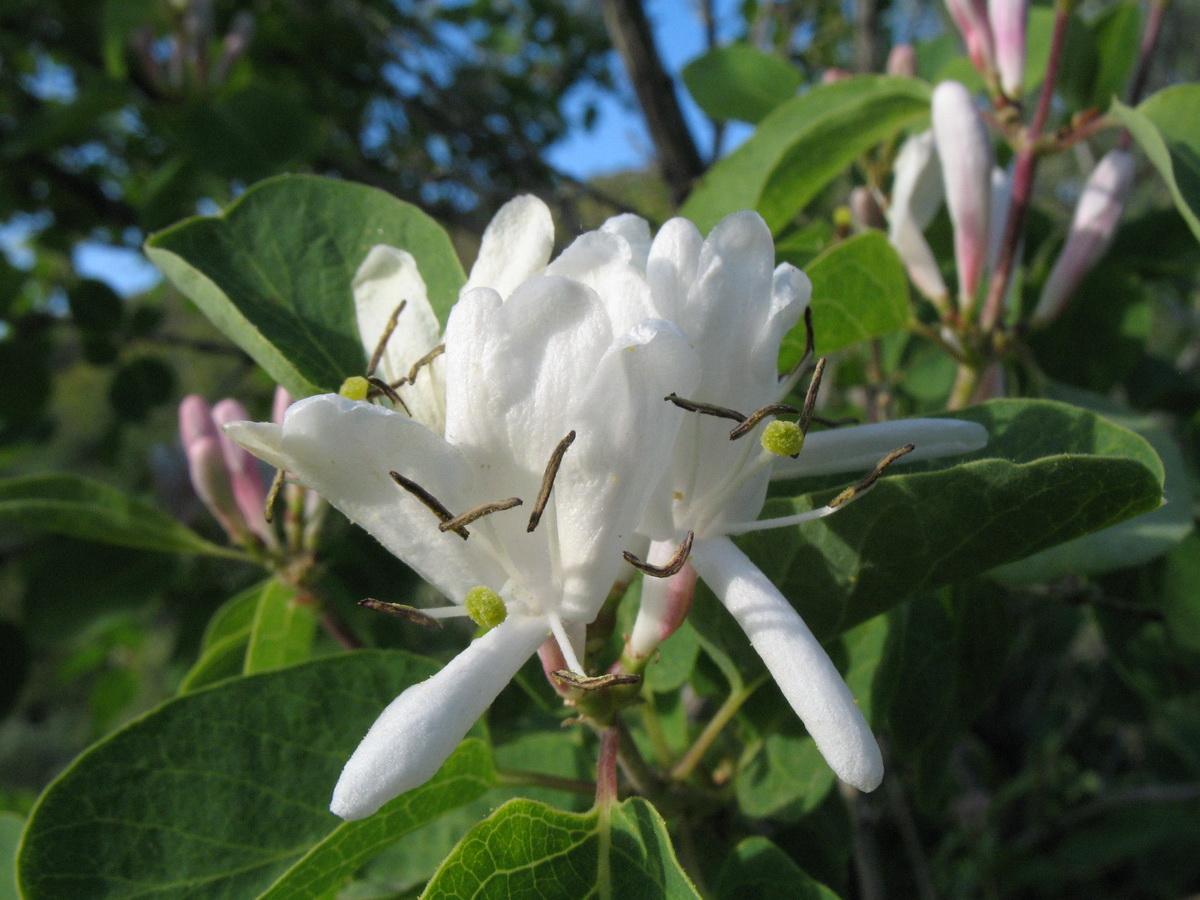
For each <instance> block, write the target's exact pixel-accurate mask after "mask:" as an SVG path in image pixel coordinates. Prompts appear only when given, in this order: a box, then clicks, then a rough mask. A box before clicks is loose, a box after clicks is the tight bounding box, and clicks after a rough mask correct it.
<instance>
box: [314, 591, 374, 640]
mask: <svg viewBox="0 0 1200 900" xmlns="http://www.w3.org/2000/svg"><path fill="white" fill-rule="evenodd" d="M317 604H318V608H319V609H320V610H321V617H320V622H321V627H322V628H324V629H325V633H326V634H328V635H329V636H330V637H331V638H333V639H334V640H335V641H337V643H338V646H339V647H341V648H342V649H343V650H361V649H362V648H363V647H364V646H365V645H364V644H363V642H362V641H361V640H359V638H358V635H357V634H355V633H354V630H353V629H352V628H351V627H350V623H349V622H347V621H346V620H345V619H344V618H342V614H341V613H339V612H337V611H336V610H334V609H331V608H330V607H329V604H328V603H324V602H322V601H320V600H318V601H317Z"/></svg>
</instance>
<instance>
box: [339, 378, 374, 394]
mask: <svg viewBox="0 0 1200 900" xmlns="http://www.w3.org/2000/svg"><path fill="white" fill-rule="evenodd" d="M370 391H371V383H370V382H369V381H367V379H365V378H363V377H362V376H361V375H351V376H350V377H349V378H347V379H346V380H345V381H343V382H342V386H341V387H340V388H338V393H339V394H340V395H341V396H343V397H345V398H346V399H347V400H366V399H367V394H368V393H370Z"/></svg>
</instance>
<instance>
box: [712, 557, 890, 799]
mask: <svg viewBox="0 0 1200 900" xmlns="http://www.w3.org/2000/svg"><path fill="white" fill-rule="evenodd" d="M691 559H692V565H693V566H694V567H695V569H696V571H697V572H698V573H699V575H700V577H701V578H702V579H704V582H705V583H706V584H707V585H708V586H709V587H710V588H712V590H713V592H714V593H715V594H716V595H717V596H718V597H719V598H720V599H721V601H722V602H723V603H724V604H725V607H726V608H727V609H728V610H729V611H730V613H732V614H733V617H734V618H735V619H737V621H738V624H739V625H741V626H742V628H743V629H744V630H745V632H746V634H747V636H748V637H749V638H750V643H751V644H752V645H753V646H754V649H755V650H757V651H758V655H759V656H761V657H762V660H763V662H764V663H766V665H767V668H768V669H769V670H770V672H771V675H772V677H774V679H775V682H776V684H778V685H779V688H780V690H781V691H783V695H784V696H785V697H786V698H787V700H788V702H789V703H790V704H791V705H792V708H793V709H794V710H795V711H796V713H797V715H799V716H800V719H801V721H803V722H804V727H805V728H807V729H808V733H809V734H810V735H812V737H813V740H814V741H816V742H817V749H819V750H820V751H821V755H822V756H824V757H825V761H826V762H828V763H829V767H830V768H831V769H833V771H834V772H835V773H836V774H837V776H838V777H839V778H841V779H842V780H843V781H845V782H846V783H847V784H850V785H853V786H854V787H856V788H858V789H859V790H860V791H872V790H874V789H875V788H876V787H878V786H879V782H880V781H881V780H882V779H883V758H882V756H881V755H880V753H879V745H878V744H877V743H876V742H875V735H874V734H872V733H871V727H870V726H869V725H868V724H867V720H866V719H865V718H864V717H863V714H862V712H861V711H860V710H859V708H858V704H857V703H855V701H854V695H853V694H851V693H850V689H849V688H848V687H846V682H845V681H843V680H842V676H841V675H840V674H838V670H837V669H836V668H835V667H834V665H833V662H832V661H831V660H830V659H829V655H828V654H827V653H826V652H825V650H824V648H822V647H821V645H820V644H819V643H818V642H817V639H816V638H815V637H813V633H812V632H811V631H809V629H808V626H807V625H805V624H804V620H803V619H801V618H800V615H799V613H797V612H796V610H795V609H793V608H792V605H791V604H790V603H788V602H787V600H786V599H785V598H784V596H783V594H781V593H779V591H778V590H777V589H776V588H775V586H774V585H773V584H771V582H770V581H769V580H768V579H767V576H765V575H764V574H763V573H762V572H761V571H759V569H758V568H757V567H756V566H755V565H754V563H752V562H751V561H750V560H749V559H748V558H747V557H746V555H745V554H744V553H742V551H741V550H739V549H738V548H737V547H735V546H734V545H733V543H732V542H731V541H730V540H728V539H727V538H713V539H709V540H698V541H696V543H695V545H694V546H693V548H692V556H691Z"/></svg>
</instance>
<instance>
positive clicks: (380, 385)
mask: <svg viewBox="0 0 1200 900" xmlns="http://www.w3.org/2000/svg"><path fill="white" fill-rule="evenodd" d="M367 384H369V385H371V387H373V388H375V391H376V392H378V393H374V394H373V396H376V397H377V396H379V394H383V395H384V396H385V397H387V398H388V399H389V400H391V401H392V403H398V404H400V406H402V407H404V411H405V412H406V413H408V414H409V415H410V416H411V415H412V413H411V412H409V409H408V404H407V403H405V402H404V401H403V400H401V399H400V395H399V394H397V393H396V389H395V388H394V387H392V386H391V385H390V384H388V383H387V382H386V381H384V380H383V379H382V378H377V377H376V376H374V375H368V376H367ZM368 396H371V395H368Z"/></svg>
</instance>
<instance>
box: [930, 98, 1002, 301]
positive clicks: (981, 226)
mask: <svg viewBox="0 0 1200 900" xmlns="http://www.w3.org/2000/svg"><path fill="white" fill-rule="evenodd" d="M933 134H934V138H935V140H936V142H937V149H938V155H939V156H940V157H941V160H942V177H943V180H944V182H945V187H946V206H947V207H948V209H949V211H950V221H951V223H953V225H954V259H955V263H956V265H957V267H958V284H959V307H960V309H961V310H962V311H963V312H966V311H968V310H969V309H970V308H971V306H972V305H973V304H974V302H975V293H976V291H977V289H978V287H979V282H980V280H981V278H982V277H983V272H984V269H985V267H986V266H987V254H988V232H989V225H990V218H991V194H992V145H991V142H990V141H989V140H988V135H987V129H986V128H985V127H984V124H983V119H982V118H981V117H980V115H979V112H978V111H977V110H976V109H975V104H974V102H973V101H972V99H971V93H970V91H968V90H967V89H966V88H965V87H964V86H963V85H961V84H959V83H958V82H957V81H943V82H942V83H941V84H939V85H938V86H937V88H936V89H935V90H934V92H933Z"/></svg>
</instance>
